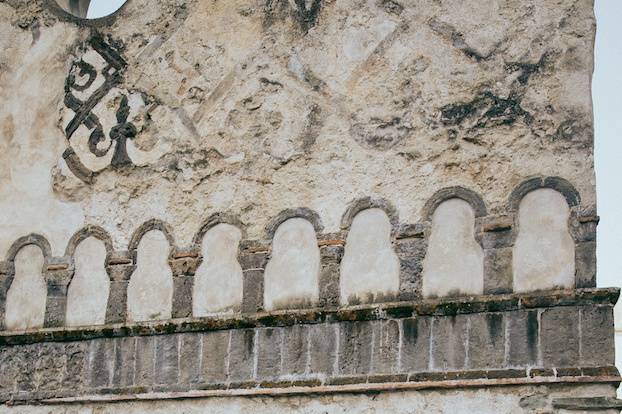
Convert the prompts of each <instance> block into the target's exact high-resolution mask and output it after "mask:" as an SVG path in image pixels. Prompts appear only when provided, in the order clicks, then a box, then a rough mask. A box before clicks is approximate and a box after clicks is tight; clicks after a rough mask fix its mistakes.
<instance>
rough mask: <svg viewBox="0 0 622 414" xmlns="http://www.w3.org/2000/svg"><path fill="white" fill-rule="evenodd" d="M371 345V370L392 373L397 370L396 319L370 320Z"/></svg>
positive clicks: (375, 372) (378, 372)
mask: <svg viewBox="0 0 622 414" xmlns="http://www.w3.org/2000/svg"><path fill="white" fill-rule="evenodd" d="M372 325H373V327H372V329H373V346H372V349H373V351H372V362H371V372H372V373H374V374H393V373H397V371H398V362H399V347H400V327H399V323H398V321H395V320H388V321H376V322H372Z"/></svg>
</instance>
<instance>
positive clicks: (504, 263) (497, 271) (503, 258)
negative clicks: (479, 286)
mask: <svg viewBox="0 0 622 414" xmlns="http://www.w3.org/2000/svg"><path fill="white" fill-rule="evenodd" d="M513 279H514V276H513V274H512V248H505V249H488V250H485V251H484V293H485V294H487V295H496V294H502V293H510V292H512V284H513Z"/></svg>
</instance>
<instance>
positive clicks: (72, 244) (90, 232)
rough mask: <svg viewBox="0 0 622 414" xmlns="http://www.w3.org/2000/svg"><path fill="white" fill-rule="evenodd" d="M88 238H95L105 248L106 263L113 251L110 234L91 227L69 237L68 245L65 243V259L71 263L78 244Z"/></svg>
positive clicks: (96, 227)
mask: <svg viewBox="0 0 622 414" xmlns="http://www.w3.org/2000/svg"><path fill="white" fill-rule="evenodd" d="M89 237H93V238H96V239H97V240H99V241H101V242H102V243H104V246H106V261H108V260H109V258H110V257H111V255H112V253H113V251H114V248H113V245H112V237H110V234H108V232H107V231H106V230H104V229H103V228H101V227H99V226H92V225H89V226H86V227H84V228H82V229H80V230H78V231H77V232H76V233H74V235H73V236H71V239H69V243H67V248H66V249H65V257H68V258H69V259H70V260H71V261H72V262H73V260H74V258H73V257H74V254H75V252H76V249H77V248H78V246H79V245H80V243H82V242H83V241H84V240H86V239H88V238H89Z"/></svg>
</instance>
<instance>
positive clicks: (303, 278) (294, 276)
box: [264, 218, 320, 310]
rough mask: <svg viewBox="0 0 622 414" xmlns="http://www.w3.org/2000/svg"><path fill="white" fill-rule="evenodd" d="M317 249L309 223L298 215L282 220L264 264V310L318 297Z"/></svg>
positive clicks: (310, 301) (299, 304)
mask: <svg viewBox="0 0 622 414" xmlns="http://www.w3.org/2000/svg"><path fill="white" fill-rule="evenodd" d="M319 277H320V250H319V248H318V244H317V238H316V235H315V230H314V228H313V225H312V224H311V223H310V222H309V221H307V220H305V219H301V218H292V219H289V220H286V221H285V222H283V223H282V224H281V225H280V226H279V227H278V229H277V230H276V233H275V234H274V239H273V241H272V257H271V259H270V261H269V262H268V265H267V266H266V272H265V281H264V283H265V285H264V307H265V308H266V310H273V309H284V308H294V307H304V306H311V305H314V304H317V302H318V300H319Z"/></svg>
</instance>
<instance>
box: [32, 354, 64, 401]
mask: <svg viewBox="0 0 622 414" xmlns="http://www.w3.org/2000/svg"><path fill="white" fill-rule="evenodd" d="M37 347H38V348H39V355H38V356H37V359H36V361H35V384H36V388H37V390H39V391H59V390H61V388H62V381H63V375H64V372H65V369H66V363H67V359H66V358H65V352H64V349H63V348H64V344H62V343H54V342H51V343H43V344H37Z"/></svg>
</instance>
